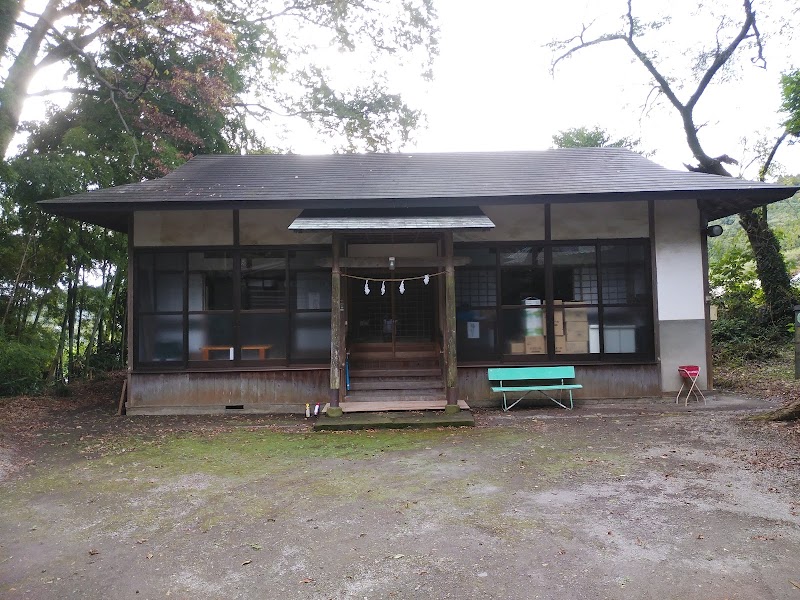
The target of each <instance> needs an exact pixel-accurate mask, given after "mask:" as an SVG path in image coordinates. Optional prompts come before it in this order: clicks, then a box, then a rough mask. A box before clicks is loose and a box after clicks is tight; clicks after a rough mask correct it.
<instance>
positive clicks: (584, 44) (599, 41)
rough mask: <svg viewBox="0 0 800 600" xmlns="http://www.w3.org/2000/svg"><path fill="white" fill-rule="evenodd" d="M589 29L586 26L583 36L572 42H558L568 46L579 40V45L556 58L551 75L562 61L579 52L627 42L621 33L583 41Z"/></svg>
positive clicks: (576, 37) (557, 43)
mask: <svg viewBox="0 0 800 600" xmlns="http://www.w3.org/2000/svg"><path fill="white" fill-rule="evenodd" d="M587 29H588V26H584V27H583V31H581V34H580V35H578V36H575V37H574V38H572V39H571V40H565V41H564V42H556V44H555V45H559V46H562V45H563V46H566V45H568V44H570V43H571V42H573V41H575V40H578V44H576V45H575V46H573V47H572V48H570V49H569V50H567V51H566V52H564V53H563V54H561V55H560V56H558V57H556V59H555V60H553V62H552V64H551V65H550V73H551V74H552V73H554V72H555V70H556V67H557V66H558V63H560V62H561V61H562V60H566V59H568V58H569V57H571V56H572V55H573V54H575V53H576V52H578V51H580V50H584V49H585V48H591V47H592V46H596V45H597V44H603V43H605V42H613V41H615V40H623V41H625V40H627V37H625V36H624V35H622V34H621V33H609V34H606V35H601V36H600V37H598V38H595V39H593V40H589V41H586V40H584V39H583V34H584V33H586V30H587Z"/></svg>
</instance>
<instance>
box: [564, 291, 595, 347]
mask: <svg viewBox="0 0 800 600" xmlns="http://www.w3.org/2000/svg"><path fill="white" fill-rule="evenodd" d="M564 335H565V338H566V347H565V352H566V353H567V354H586V353H587V352H588V351H589V308H588V306H587V305H586V303H585V302H565V303H564Z"/></svg>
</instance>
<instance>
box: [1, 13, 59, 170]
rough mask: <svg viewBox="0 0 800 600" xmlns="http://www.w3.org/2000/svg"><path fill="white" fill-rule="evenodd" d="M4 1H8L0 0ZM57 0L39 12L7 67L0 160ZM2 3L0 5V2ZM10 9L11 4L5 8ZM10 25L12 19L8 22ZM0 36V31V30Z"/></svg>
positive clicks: (20, 111)
mask: <svg viewBox="0 0 800 600" xmlns="http://www.w3.org/2000/svg"><path fill="white" fill-rule="evenodd" d="M0 2H4V3H6V4H7V3H8V0H0ZM58 3H59V0H50V1H49V2H48V3H47V6H45V8H44V10H43V11H42V15H41V16H40V17H39V19H38V21H36V24H35V25H34V26H33V27H32V28H31V29H30V31H29V32H28V36H27V38H25V43H24V44H23V45H22V48H21V49H20V51H19V53H18V54H17V56H16V58H15V59H14V62H13V63H12V64H11V67H10V68H9V69H8V76H7V77H6V80H5V83H4V84H3V88H2V89H0V159H2V158H3V157H5V155H6V152H8V147H9V145H10V144H11V139H12V138H13V137H14V134H15V133H16V132H17V128H18V127H19V119H20V115H21V114H22V105H23V104H24V103H25V97H26V96H27V94H28V85H29V84H30V82H31V79H32V78H33V75H34V74H35V72H36V58H37V57H38V55H39V50H40V49H41V47H42V43H43V42H44V39H45V37H46V36H47V32H48V31H49V30H50V28H51V27H52V23H53V19H54V18H55V16H56V13H57V9H58ZM0 6H2V5H0ZM9 9H11V10H13V6H12V7H9ZM11 26H12V28H13V22H12V24H11ZM0 35H2V30H0Z"/></svg>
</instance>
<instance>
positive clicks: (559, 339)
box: [554, 335, 567, 354]
mask: <svg viewBox="0 0 800 600" xmlns="http://www.w3.org/2000/svg"><path fill="white" fill-rule="evenodd" d="M554 341H555V344H556V354H564V353H565V352H566V351H567V339H566V338H565V337H564V336H563V335H559V336H556V337H555V338H554Z"/></svg>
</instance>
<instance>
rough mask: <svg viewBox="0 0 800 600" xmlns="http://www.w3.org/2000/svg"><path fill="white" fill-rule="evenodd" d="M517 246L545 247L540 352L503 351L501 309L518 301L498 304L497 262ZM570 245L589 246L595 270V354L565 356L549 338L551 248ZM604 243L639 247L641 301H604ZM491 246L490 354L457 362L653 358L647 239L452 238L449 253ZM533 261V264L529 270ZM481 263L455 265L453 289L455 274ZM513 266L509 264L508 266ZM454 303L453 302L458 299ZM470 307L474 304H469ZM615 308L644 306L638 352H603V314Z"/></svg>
mask: <svg viewBox="0 0 800 600" xmlns="http://www.w3.org/2000/svg"><path fill="white" fill-rule="evenodd" d="M522 246H533V247H536V246H540V247H543V249H544V290H545V294H544V298H542V302H543V305H544V306H543V308H544V309H545V310H544V313H543V318H544V323H543V327H544V330H545V332H546V334H547V337H546V340H547V346H546V352H545V353H544V354H509V353H506V331H505V328H504V324H503V311H504V310H509V309H511V308H519V306H517V305H513V306H512V305H506V304H503V303H502V300H503V290H502V272H503V269H504V268H505V269H508V268H509V267H504V266H503V265H501V260H500V256H501V253H502V252H503V250H504V249H508V248H515V247H516V248H518V247H522ZM570 246H592V247H593V248H594V253H595V266H594V268H595V269H596V274H597V300H596V301H595V302H592V303H591V304H590V306H589V307H590V308H594V309H596V310H597V316H598V325H599V338H600V339H599V345H600V351H599V352H598V353H591V352H586V353H580V354H566V353H556V352H555V341H554V339H553V337H554V336H553V334H554V331H555V328H554V303H553V300H554V295H553V294H554V279H553V278H554V267H553V251H554V250H555V249H556V248H560V247H562V248H563V247H570ZM606 246H633V247H637V248H641V249H642V251H643V257H642V261H641V264H642V266H643V268H644V273H643V280H644V282H645V293H644V294H643V295H642V299H641V300H640V301H638V302H627V303H618V302H606V301H604V299H603V295H604V292H603V269H604V262H603V258H602V254H603V248H604V247H606ZM486 247H490V248H491V249H492V251H493V252H494V253H495V259H496V260H495V278H496V279H495V287H496V300H497V302H496V307H495V310H496V316H495V321H496V323H497V327H496V331H495V352H493V353H491V354H490V355H486V356H485V357H484V358H482V359H476V358H474V355H468V356H464V357H463V358H459V360H458V362H459V364H460V365H465V366H467V365H470V364H473V365H478V364H480V365H483V364H498V363H500V364H503V363H507V364H515V363H543V364H546V363H553V362H564V361H569V362H572V363H576V364H608V363H653V362H655V361H656V358H655V356H656V348H655V344H656V333H655V306H654V294H655V290H654V282H653V276H652V270H653V265H652V246H651V242H650V239H649V238H609V239H580V240H577V239H576V240H551V241H544V240H530V241H527V240H520V241H514V242H490V243H487V242H457V243H456V244H455V245H454V252H455V254H456V255H458V254H459V250H462V251H464V250H468V249H470V248H486ZM534 267H535V265H533V266H532V268H534ZM487 268H489V267H487V266H486V265H476V266H471V265H465V266H463V267H457V268H456V272H455V278H456V289H458V277H459V273H463V272H465V271H478V270H486V269H487ZM512 270H513V268H512ZM457 302H458V300H457ZM469 308H475V309H476V310H478V308H477V307H472V306H470V307H469ZM614 308H632V309H643V310H644V312H645V322H646V324H645V327H647V330H648V332H649V336H648V337H649V339H648V340H647V342H646V344H647V346H646V347H645V348H644V349H643V350H641V351H637V352H631V353H609V352H606V350H605V339H604V338H605V335H604V331H605V330H604V319H605V315H604V312H605V310H606V309H614ZM488 309H489V308H488V307H487V308H481V310H488ZM456 345H457V348H460V344H459V343H458V339H457V340H456Z"/></svg>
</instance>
